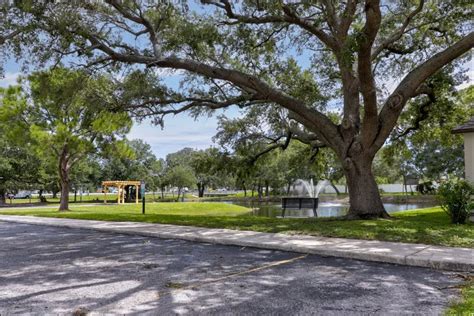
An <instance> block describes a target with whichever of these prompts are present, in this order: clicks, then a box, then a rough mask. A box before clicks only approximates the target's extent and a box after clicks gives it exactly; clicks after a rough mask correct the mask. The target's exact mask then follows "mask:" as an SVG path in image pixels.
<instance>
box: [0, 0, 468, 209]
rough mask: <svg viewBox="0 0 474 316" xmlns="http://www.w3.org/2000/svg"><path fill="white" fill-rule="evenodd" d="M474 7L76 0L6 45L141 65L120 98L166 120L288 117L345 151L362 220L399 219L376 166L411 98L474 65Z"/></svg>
mask: <svg viewBox="0 0 474 316" xmlns="http://www.w3.org/2000/svg"><path fill="white" fill-rule="evenodd" d="M172 3H173V4H172ZM471 11H472V10H470V7H469V3H468V1H456V0H445V1H444V0H436V1H434V0H432V1H431V0H418V1H415V0H413V1H412V0H399V1H396V0H395V1H379V0H365V1H362V0H346V1H332V0H319V1H316V0H314V1H277V0H275V1H262V0H260V1H257V0H255V1H250V0H249V1H238V2H237V1H236V2H234V1H229V0H202V1H201V4H199V3H191V5H189V6H188V3H187V2H186V1H175V2H171V1H170V2H162V1H159V2H158V1H146V0H127V1H125V0H122V1H121V0H106V1H104V2H98V1H80V2H73V3H70V2H67V1H64V2H60V3H47V4H35V5H32V4H28V5H20V6H18V5H17V6H14V7H10V8H8V9H6V10H4V11H3V13H4V15H5V19H4V20H5V21H6V22H5V23H4V25H3V26H2V29H0V31H1V34H2V41H4V42H5V43H6V44H5V45H6V46H4V47H10V48H13V50H12V51H13V52H17V53H18V54H20V55H21V54H23V55H25V54H27V53H28V52H30V53H33V54H32V56H34V57H38V60H39V61H45V60H50V59H51V58H63V57H64V56H71V55H73V56H75V60H76V61H80V63H82V65H84V66H87V67H94V68H97V69H102V70H103V69H108V70H116V69H127V70H128V71H129V72H128V73H127V74H129V76H128V80H126V82H125V83H124V88H123V90H122V91H120V92H122V93H118V94H120V96H119V95H118V97H120V98H119V99H120V100H121V101H122V102H124V103H126V104H127V105H128V106H129V107H130V108H131V109H132V112H133V113H135V114H136V115H140V116H146V115H152V116H154V117H155V122H156V123H160V122H161V119H162V115H164V114H170V113H172V114H176V113H180V112H184V111H193V113H194V114H199V113H202V111H206V110H209V109H211V110H212V109H217V108H224V107H228V106H231V105H239V106H250V105H252V106H258V105H259V106H261V107H262V108H266V107H269V106H276V107H278V108H279V109H281V111H282V113H283V115H286V117H287V118H288V119H291V120H293V121H295V122H297V123H298V124H299V125H300V126H301V131H302V133H304V134H306V135H305V136H308V135H309V136H311V137H316V138H317V139H318V141H319V142H321V143H323V144H324V145H326V146H327V147H330V148H331V149H333V150H334V151H335V153H336V155H337V157H338V159H339V160H340V162H341V164H342V166H343V168H344V173H345V177H346V179H347V184H348V188H349V193H350V204H351V206H350V210H349V216H350V217H353V218H370V217H380V216H387V214H386V212H385V210H384V207H383V204H382V202H381V199H380V196H379V192H378V188H377V185H376V182H375V180H374V177H373V174H372V161H373V159H374V156H375V154H376V153H377V151H378V150H379V149H380V148H381V147H382V146H383V145H384V143H385V141H386V140H387V138H388V137H389V135H390V134H391V132H392V130H393V129H394V127H395V126H396V125H397V120H398V117H399V116H400V114H401V113H402V111H403V110H404V108H406V107H407V105H408V106H409V104H410V100H412V99H419V98H426V96H427V95H428V96H429V95H431V94H432V92H433V91H432V87H430V85H428V84H426V82H427V79H429V78H430V77H431V76H432V75H434V74H436V73H437V72H439V71H440V70H441V69H442V68H443V67H445V66H446V65H448V64H450V63H452V62H453V61H454V60H457V61H458V62H459V63H460V62H462V60H465V58H462V57H463V56H466V55H465V54H466V53H467V52H469V51H470V49H471V48H472V47H473V45H474V33H473V32H472V31H471V25H470V24H469V21H470V19H472V12H471ZM31 30H34V32H31ZM459 69H461V68H460V66H459V65H458V66H457V67H453V68H452V69H451V70H452V71H456V70H459ZM132 70H133V71H134V72H133V73H130V71H132ZM166 70H171V71H175V72H173V73H174V74H176V71H178V72H177V73H178V74H180V75H181V76H182V77H183V81H182V85H181V89H180V90H174V89H172V88H173V86H172V85H171V86H167V85H166V84H165V82H164V81H163V80H160V77H162V76H164V75H167V72H166ZM387 83H392V84H387ZM327 107H331V111H334V108H336V109H337V110H339V113H340V117H339V119H338V120H336V121H334V120H331V119H330V118H329V117H328V115H327Z"/></svg>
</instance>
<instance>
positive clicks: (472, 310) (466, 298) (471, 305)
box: [445, 280, 474, 316]
mask: <svg viewBox="0 0 474 316" xmlns="http://www.w3.org/2000/svg"><path fill="white" fill-rule="evenodd" d="M445 314H446V315H449V316H451V315H452V316H454V315H456V316H472V315H474V280H473V281H469V282H466V284H465V285H464V286H463V287H462V288H461V298H460V299H459V300H458V301H456V302H454V303H453V304H451V306H450V307H449V308H448V309H447V311H446V313H445Z"/></svg>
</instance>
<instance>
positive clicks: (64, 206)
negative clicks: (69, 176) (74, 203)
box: [59, 180, 69, 211]
mask: <svg viewBox="0 0 474 316" xmlns="http://www.w3.org/2000/svg"><path fill="white" fill-rule="evenodd" d="M68 210H69V181H67V180H66V181H64V180H61V198H60V199H59V211H68Z"/></svg>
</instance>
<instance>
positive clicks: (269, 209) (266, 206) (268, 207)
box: [225, 201, 431, 217]
mask: <svg viewBox="0 0 474 316" xmlns="http://www.w3.org/2000/svg"><path fill="white" fill-rule="evenodd" d="M225 203H232V204H238V205H242V206H246V207H251V208H254V210H253V211H252V213H251V214H250V215H255V216H266V217H281V213H282V208H281V204H278V203H262V204H258V203H255V204H249V203H242V202H241V201H225ZM384 206H385V210H387V212H388V213H393V212H399V211H408V210H414V209H417V208H424V207H430V206H431V205H427V204H395V203H384ZM348 210H349V205H347V204H342V203H333V202H320V203H319V206H318V209H317V211H316V212H317V214H318V217H335V216H344V215H346V214H347V211H348ZM285 217H313V210H312V209H301V210H291V209H287V210H286V211H285Z"/></svg>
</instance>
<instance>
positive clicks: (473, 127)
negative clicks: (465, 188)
mask: <svg viewBox="0 0 474 316" xmlns="http://www.w3.org/2000/svg"><path fill="white" fill-rule="evenodd" d="M453 133H454V134H463V136H464V164H465V175H466V179H467V180H468V181H470V182H472V183H474V117H472V118H471V120H470V121H469V122H467V123H466V124H463V125H460V126H458V127H456V128H455V129H453Z"/></svg>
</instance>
